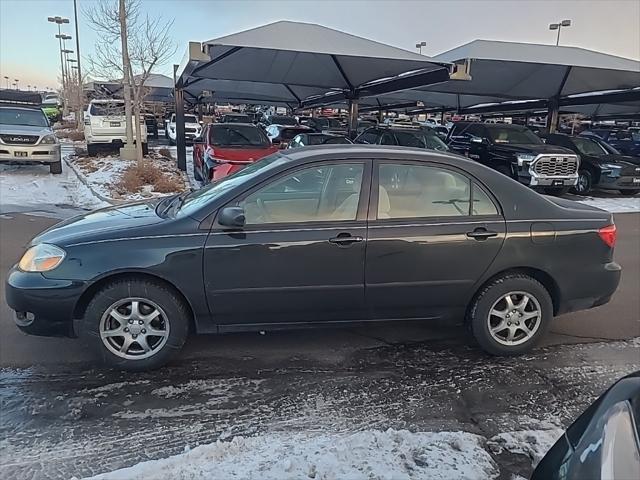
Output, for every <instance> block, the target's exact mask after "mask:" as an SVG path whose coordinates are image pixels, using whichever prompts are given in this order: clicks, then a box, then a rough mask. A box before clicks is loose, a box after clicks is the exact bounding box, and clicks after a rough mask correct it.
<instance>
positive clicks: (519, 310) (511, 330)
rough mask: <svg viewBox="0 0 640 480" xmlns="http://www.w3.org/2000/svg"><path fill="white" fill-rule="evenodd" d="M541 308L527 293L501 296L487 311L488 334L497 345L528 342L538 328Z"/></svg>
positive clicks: (513, 344)
mask: <svg viewBox="0 0 640 480" xmlns="http://www.w3.org/2000/svg"><path fill="white" fill-rule="evenodd" d="M541 321H542V308H541V307H540V303H539V302H538V300H537V299H536V298H535V297H534V296H533V295H531V294H530V293H527V292H509V293H507V294H505V295H503V296H501V297H500V298H499V299H498V300H496V302H495V303H494V304H493V306H492V307H491V309H490V310H489V316H488V318H487V322H488V327H489V333H490V335H491V337H492V338H493V339H494V340H495V341H496V342H498V343H500V344H502V345H507V346H516V345H521V344H523V343H525V342H527V341H529V340H530V339H531V338H532V337H533V336H534V335H535V333H536V332H537V331H538V329H539V328H540V324H541Z"/></svg>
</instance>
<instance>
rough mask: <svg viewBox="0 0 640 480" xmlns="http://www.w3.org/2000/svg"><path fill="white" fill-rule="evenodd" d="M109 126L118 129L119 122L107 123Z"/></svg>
mask: <svg viewBox="0 0 640 480" xmlns="http://www.w3.org/2000/svg"><path fill="white" fill-rule="evenodd" d="M109 126H110V127H119V126H120V122H109Z"/></svg>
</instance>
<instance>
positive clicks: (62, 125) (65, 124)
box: [53, 120, 76, 130]
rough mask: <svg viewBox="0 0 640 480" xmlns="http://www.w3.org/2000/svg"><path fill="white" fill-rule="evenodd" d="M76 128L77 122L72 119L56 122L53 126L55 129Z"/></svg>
mask: <svg viewBox="0 0 640 480" xmlns="http://www.w3.org/2000/svg"><path fill="white" fill-rule="evenodd" d="M75 128H76V122H74V121H72V120H71V121H70V120H63V121H61V122H59V123H56V124H55V125H54V126H53V129H54V130H63V129H75Z"/></svg>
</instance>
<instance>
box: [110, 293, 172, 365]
mask: <svg viewBox="0 0 640 480" xmlns="http://www.w3.org/2000/svg"><path fill="white" fill-rule="evenodd" d="M168 338H169V319H168V318H167V315H166V314H165V312H164V310H162V308H161V307H160V306H159V305H157V304H156V303H154V302H152V301H151V300H148V299H145V298H137V297H135V298H125V299H122V300H118V301H117V302H115V303H114V304H112V305H111V306H110V307H109V308H107V310H106V311H105V313H104V315H103V316H102V318H101V319H100V339H101V340H102V343H103V344H104V346H105V347H107V349H108V350H109V351H110V352H111V353H113V354H114V355H116V356H118V357H120V358H125V359H127V360H141V359H144V358H149V357H151V356H153V355H155V354H156V353H158V352H159V351H160V350H161V349H162V347H164V345H165V344H166V343H167V339H168Z"/></svg>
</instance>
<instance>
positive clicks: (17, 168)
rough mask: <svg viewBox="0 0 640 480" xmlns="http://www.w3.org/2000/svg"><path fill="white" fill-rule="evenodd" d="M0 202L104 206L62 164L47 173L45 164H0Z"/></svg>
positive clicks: (22, 204)
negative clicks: (55, 170) (54, 172)
mask: <svg viewBox="0 0 640 480" xmlns="http://www.w3.org/2000/svg"><path fill="white" fill-rule="evenodd" d="M0 204H2V205H20V206H38V207H43V206H46V205H52V206H53V205H72V206H76V207H82V208H88V209H92V208H100V207H105V206H108V204H107V203H106V202H103V201H102V200H100V199H99V198H97V197H96V196H95V195H94V194H93V193H92V192H91V190H90V189H89V188H87V186H85V185H84V184H83V183H82V182H81V181H80V179H79V178H78V176H77V175H76V174H75V172H74V171H73V170H72V169H70V168H69V167H67V166H66V165H64V164H63V165H62V173H61V174H59V175H53V174H51V173H49V167H48V166H47V165H36V164H19V165H0Z"/></svg>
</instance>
